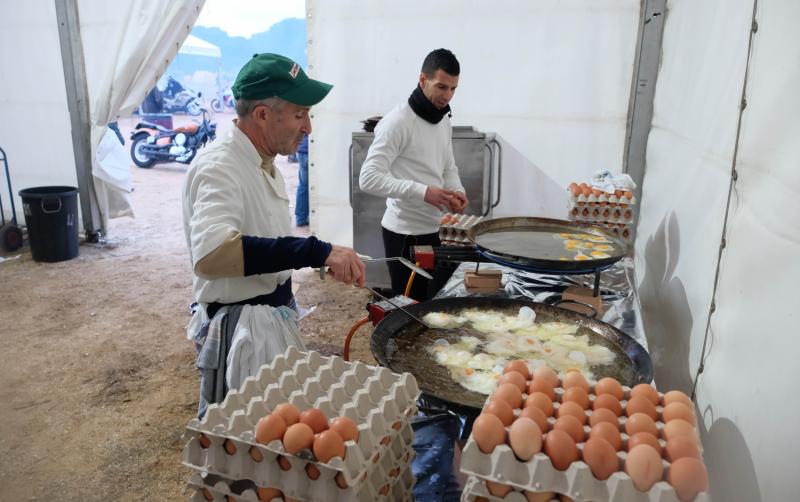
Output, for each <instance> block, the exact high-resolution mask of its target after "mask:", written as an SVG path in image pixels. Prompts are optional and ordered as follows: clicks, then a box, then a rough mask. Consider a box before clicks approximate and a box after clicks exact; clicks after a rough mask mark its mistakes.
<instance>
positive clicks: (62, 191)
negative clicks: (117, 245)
mask: <svg viewBox="0 0 800 502" xmlns="http://www.w3.org/2000/svg"><path fill="white" fill-rule="evenodd" d="M19 196H20V197H21V198H22V210H23V212H24V213H25V225H26V226H27V227H28V240H29V241H30V243H31V254H32V255H33V259H34V260H36V261H44V262H56V261H64V260H71V259H72V258H75V257H76V256H78V189H77V188H75V187H67V186H52V187H34V188H26V189H24V190H20V191H19Z"/></svg>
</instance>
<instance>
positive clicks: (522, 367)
mask: <svg viewBox="0 0 800 502" xmlns="http://www.w3.org/2000/svg"><path fill="white" fill-rule="evenodd" d="M510 372H516V373H519V374H520V375H522V378H523V380H526V381H527V380H530V378H531V371H530V370H529V369H528V363H526V362H525V361H523V360H522V359H514V360H513V361H509V362H508V364H506V367H505V368H503V374H504V375H505V374H506V373H510Z"/></svg>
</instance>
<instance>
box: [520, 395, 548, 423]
mask: <svg viewBox="0 0 800 502" xmlns="http://www.w3.org/2000/svg"><path fill="white" fill-rule="evenodd" d="M531 406H534V407H536V408H539V409H540V410H542V411H543V412H544V414H545V415H547V416H548V417H552V416H553V401H552V400H551V399H550V398H549V397H547V395H546V394H545V393H543V392H534V393H533V394H529V395H528V398H527V399H525V407H526V408H529V407H531Z"/></svg>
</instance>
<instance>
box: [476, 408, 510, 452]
mask: <svg viewBox="0 0 800 502" xmlns="http://www.w3.org/2000/svg"><path fill="white" fill-rule="evenodd" d="M472 437H473V438H474V439H475V442H476V443H477V444H478V448H479V449H480V450H481V451H482V452H483V453H486V454H489V453H492V452H493V451H494V448H495V446H497V445H499V444H503V443H505V440H506V430H505V428H504V427H503V422H501V421H500V419H499V418H497V417H496V416H494V415H491V414H489V413H481V414H480V415H478V418H476V419H475V423H474V424H473V425H472Z"/></svg>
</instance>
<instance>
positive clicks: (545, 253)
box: [467, 216, 628, 274]
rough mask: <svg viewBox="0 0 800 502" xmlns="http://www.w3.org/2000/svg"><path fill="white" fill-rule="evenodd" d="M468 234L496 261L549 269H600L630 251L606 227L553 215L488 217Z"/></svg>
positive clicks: (481, 251)
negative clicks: (553, 216)
mask: <svg viewBox="0 0 800 502" xmlns="http://www.w3.org/2000/svg"><path fill="white" fill-rule="evenodd" d="M467 237H468V238H469V239H470V241H472V243H473V244H475V247H476V249H477V250H478V251H479V252H480V253H481V254H483V255H484V256H486V257H487V258H488V259H490V260H492V261H495V262H497V263H500V264H501V265H507V266H510V267H515V268H521V269H526V270H531V271H536V272H545V273H547V272H553V273H568V274H581V273H592V272H596V271H598V270H603V269H605V268H608V267H610V266H611V265H613V264H614V263H616V262H617V261H619V260H620V259H621V258H622V257H624V256H625V255H626V254H627V252H628V250H627V245H626V244H625V243H624V242H622V241H621V240H619V239H617V238H615V237H614V236H612V235H611V234H609V233H608V232H606V231H605V230H604V229H603V228H602V227H599V226H597V225H592V224H589V223H580V222H576V221H567V220H556V219H551V218H535V217H529V216H514V217H508V218H496V219H492V220H484V221H481V222H479V223H478V224H476V225H474V226H473V227H472V228H470V229H469V230H467ZM568 241H574V242H568Z"/></svg>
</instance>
